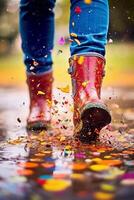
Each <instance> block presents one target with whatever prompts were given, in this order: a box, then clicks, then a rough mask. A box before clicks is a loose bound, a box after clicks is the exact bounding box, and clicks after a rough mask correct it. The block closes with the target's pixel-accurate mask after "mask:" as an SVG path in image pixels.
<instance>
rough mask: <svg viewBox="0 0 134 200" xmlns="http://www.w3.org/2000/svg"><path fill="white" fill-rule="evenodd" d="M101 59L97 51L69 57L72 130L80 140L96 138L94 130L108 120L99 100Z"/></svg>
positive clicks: (101, 75)
mask: <svg viewBox="0 0 134 200" xmlns="http://www.w3.org/2000/svg"><path fill="white" fill-rule="evenodd" d="M104 65H105V60H104V58H103V57H99V56H98V55H97V56H96V55H94V56H89V55H83V56H82V55H81V56H80V55H76V56H73V57H72V58H70V68H69V73H70V74H71V78H72V87H73V99H74V116H73V120H74V126H75V131H74V132H75V134H76V136H78V137H79V138H80V139H81V140H83V141H85V142H89V141H90V140H96V137H97V134H96V133H98V132H99V131H100V130H101V129H102V128H103V127H105V126H106V125H107V124H109V123H110V122H111V116H110V113H109V111H108V109H107V106H106V105H105V104H104V102H103V101H102V100H101V97H100V94H101V84H102V78H103V76H104Z"/></svg>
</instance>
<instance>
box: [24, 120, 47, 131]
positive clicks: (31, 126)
mask: <svg viewBox="0 0 134 200" xmlns="http://www.w3.org/2000/svg"><path fill="white" fill-rule="evenodd" d="M26 128H27V130H28V131H42V130H48V129H49V128H50V123H47V122H44V121H37V122H28V123H27V127H26Z"/></svg>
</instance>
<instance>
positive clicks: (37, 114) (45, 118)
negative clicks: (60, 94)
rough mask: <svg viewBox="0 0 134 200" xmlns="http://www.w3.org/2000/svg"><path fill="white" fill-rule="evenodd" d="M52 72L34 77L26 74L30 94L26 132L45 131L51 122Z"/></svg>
mask: <svg viewBox="0 0 134 200" xmlns="http://www.w3.org/2000/svg"><path fill="white" fill-rule="evenodd" d="M52 82H53V76H52V72H49V73H46V74H41V75H35V74H27V84H28V87H29V94H30V112H29V116H28V119H27V129H28V130H40V129H47V128H48V127H49V126H50V121H51V102H52Z"/></svg>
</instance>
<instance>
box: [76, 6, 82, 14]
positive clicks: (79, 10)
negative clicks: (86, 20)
mask: <svg viewBox="0 0 134 200" xmlns="http://www.w3.org/2000/svg"><path fill="white" fill-rule="evenodd" d="M81 11H82V10H81V8H80V7H79V6H76V8H75V10H74V12H75V13H76V14H80V13H81Z"/></svg>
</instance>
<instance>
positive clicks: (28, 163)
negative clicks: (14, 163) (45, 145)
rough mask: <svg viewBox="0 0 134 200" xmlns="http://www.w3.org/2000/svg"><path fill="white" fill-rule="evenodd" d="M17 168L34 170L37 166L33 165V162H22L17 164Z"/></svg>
mask: <svg viewBox="0 0 134 200" xmlns="http://www.w3.org/2000/svg"><path fill="white" fill-rule="evenodd" d="M18 166H20V167H24V168H36V167H38V164H37V163H33V162H22V163H18Z"/></svg>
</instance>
